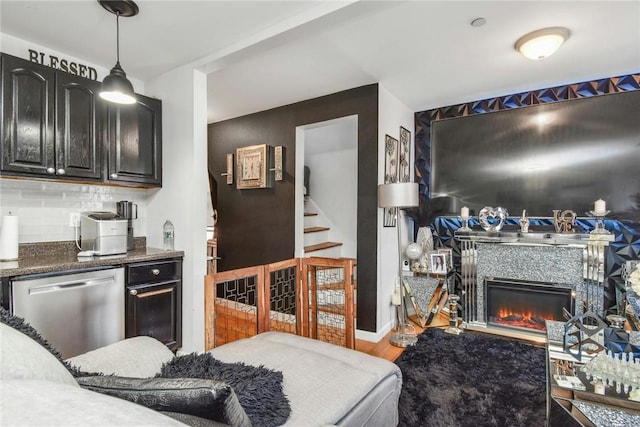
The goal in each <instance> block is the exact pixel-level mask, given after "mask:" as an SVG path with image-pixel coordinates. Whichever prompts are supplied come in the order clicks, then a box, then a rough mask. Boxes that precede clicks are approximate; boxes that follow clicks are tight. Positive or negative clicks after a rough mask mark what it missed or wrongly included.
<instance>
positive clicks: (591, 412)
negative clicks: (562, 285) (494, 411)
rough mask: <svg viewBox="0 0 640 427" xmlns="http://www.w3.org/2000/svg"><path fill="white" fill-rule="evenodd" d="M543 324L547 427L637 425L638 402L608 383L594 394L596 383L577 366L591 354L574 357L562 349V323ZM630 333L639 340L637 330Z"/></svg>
mask: <svg viewBox="0 0 640 427" xmlns="http://www.w3.org/2000/svg"><path fill="white" fill-rule="evenodd" d="M546 326H547V332H546V333H547V345H546V355H547V358H546V360H547V426H549V427H556V426H557V427H571V426H574V425H575V426H586V427H599V426H609V425H640V402H635V401H632V400H629V399H628V398H626V396H624V395H621V394H618V393H616V391H615V387H611V386H609V387H605V388H604V394H602V393H596V392H595V391H596V390H595V389H596V384H594V382H593V381H590V380H588V379H587V378H586V376H585V374H584V373H583V372H582V371H581V369H580V368H581V367H582V366H583V365H584V364H586V363H588V361H589V360H590V359H591V358H592V357H593V356H591V357H590V356H588V355H583V356H582V360H577V359H576V358H575V357H574V356H573V355H571V354H569V353H566V352H565V351H564V348H563V338H564V323H563V322H557V321H547V322H546ZM629 333H630V342H638V343H640V332H635V331H629ZM614 421H615V422H614Z"/></svg>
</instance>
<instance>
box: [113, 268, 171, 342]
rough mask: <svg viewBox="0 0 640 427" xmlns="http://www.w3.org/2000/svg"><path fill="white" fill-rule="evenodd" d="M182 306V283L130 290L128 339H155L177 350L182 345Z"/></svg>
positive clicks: (139, 287) (154, 284) (136, 287)
mask: <svg viewBox="0 0 640 427" xmlns="http://www.w3.org/2000/svg"><path fill="white" fill-rule="evenodd" d="M181 305H182V296H181V284H180V281H179V280H174V281H166V282H160V283H146V284H141V285H132V286H128V287H127V315H126V318H127V322H126V327H125V337H126V338H130V337H135V336H139V335H145V336H150V337H154V338H156V339H157V340H158V341H160V342H162V343H164V344H165V345H166V346H167V347H169V348H170V349H171V350H176V349H177V348H178V347H180V346H181V345H182V324H181V323H182V322H181V316H180V310H181Z"/></svg>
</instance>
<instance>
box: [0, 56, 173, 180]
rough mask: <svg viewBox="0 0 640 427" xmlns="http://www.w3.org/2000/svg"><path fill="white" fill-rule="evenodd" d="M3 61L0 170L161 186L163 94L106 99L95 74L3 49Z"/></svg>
mask: <svg viewBox="0 0 640 427" xmlns="http://www.w3.org/2000/svg"><path fill="white" fill-rule="evenodd" d="M1 61H2V65H1V69H2V71H1V75H2V84H1V85H0V88H1V89H0V90H1V91H2V93H1V95H0V99H2V105H1V106H0V108H1V110H2V111H1V115H2V123H1V125H0V126H1V129H0V135H1V138H2V139H1V141H0V143H1V155H0V173H1V174H3V175H12V176H17V177H28V178H49V179H65V180H70V181H84V182H92V183H98V182H107V183H116V184H118V183H119V184H124V185H139V186H147V187H149V186H151V187H153V186H161V185H162V130H161V129H162V103H161V101H159V100H157V99H153V98H149V97H145V96H142V95H136V97H137V100H138V101H137V103H136V104H133V105H128V106H114V105H107V104H108V103H107V102H105V101H104V100H102V99H101V98H100V97H99V96H98V92H99V90H100V82H98V81H95V80H89V79H85V78H83V77H79V76H76V75H73V74H69V73H65V72H63V71H58V70H55V69H53V68H49V67H46V66H44V65H40V64H37V63H33V62H29V61H26V60H24V59H20V58H16V57H14V56H11V55H7V54H2V57H1ZM103 159H106V161H103Z"/></svg>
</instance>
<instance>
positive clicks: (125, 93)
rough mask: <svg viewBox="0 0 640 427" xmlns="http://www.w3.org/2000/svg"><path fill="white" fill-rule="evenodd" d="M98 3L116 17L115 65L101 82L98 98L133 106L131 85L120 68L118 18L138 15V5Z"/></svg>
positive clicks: (121, 0)
mask: <svg viewBox="0 0 640 427" xmlns="http://www.w3.org/2000/svg"><path fill="white" fill-rule="evenodd" d="M98 3H100V5H101V6H102V7H104V8H105V9H106V10H108V11H109V12H111V13H113V14H114V15H116V65H114V66H113V68H112V69H111V72H110V73H109V75H108V76H107V77H105V78H104V80H103V81H102V89H101V90H100V97H101V98H103V99H106V100H107V101H110V102H115V103H117V104H133V103H135V102H136V98H135V93H134V91H133V85H132V84H131V82H130V81H129V80H127V74H126V73H125V72H124V70H123V69H122V67H121V66H120V17H121V16H124V17H129V16H135V15H137V14H138V5H136V4H135V3H134V2H133V1H130V0H118V1H108V0H98Z"/></svg>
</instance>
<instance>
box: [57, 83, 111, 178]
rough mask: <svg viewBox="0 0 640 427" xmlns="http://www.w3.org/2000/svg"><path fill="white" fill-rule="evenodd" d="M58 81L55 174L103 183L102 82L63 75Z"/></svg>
mask: <svg viewBox="0 0 640 427" xmlns="http://www.w3.org/2000/svg"><path fill="white" fill-rule="evenodd" d="M56 79H57V80H56V99H57V110H56V127H57V139H56V158H57V162H56V174H58V175H66V176H72V177H81V178H95V179H100V178H101V176H102V175H101V174H102V169H101V166H102V165H101V159H102V149H101V143H100V142H101V140H100V123H101V117H102V108H103V102H102V100H101V98H100V97H99V96H98V92H99V90H100V82H97V81H93V80H87V79H83V78H81V77H77V76H72V75H70V74H67V73H62V72H58V73H57V75H56Z"/></svg>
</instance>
